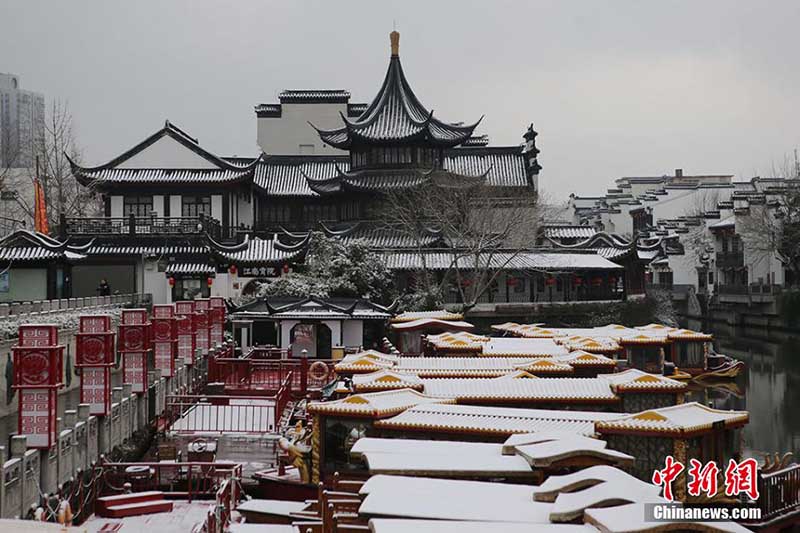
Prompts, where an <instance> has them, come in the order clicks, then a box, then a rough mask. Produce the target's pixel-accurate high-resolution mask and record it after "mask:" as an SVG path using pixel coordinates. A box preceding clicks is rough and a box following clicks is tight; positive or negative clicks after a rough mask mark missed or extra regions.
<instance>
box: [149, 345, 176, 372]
mask: <svg viewBox="0 0 800 533" xmlns="http://www.w3.org/2000/svg"><path fill="white" fill-rule="evenodd" d="M173 351H174V343H173V341H167V342H160V341H157V342H155V343H153V357H154V360H155V367H156V369H158V370H161V375H162V376H164V377H167V378H171V377H172V376H173V375H175V356H174V354H173Z"/></svg>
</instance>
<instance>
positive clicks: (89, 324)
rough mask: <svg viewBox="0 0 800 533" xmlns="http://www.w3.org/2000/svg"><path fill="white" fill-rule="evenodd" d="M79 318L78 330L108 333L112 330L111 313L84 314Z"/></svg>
mask: <svg viewBox="0 0 800 533" xmlns="http://www.w3.org/2000/svg"><path fill="white" fill-rule="evenodd" d="M78 320H79V327H78V331H80V332H81V333H107V332H109V331H111V317H110V316H109V315H83V316H81V317H80V318H79V319H78Z"/></svg>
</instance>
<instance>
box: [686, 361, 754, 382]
mask: <svg viewBox="0 0 800 533" xmlns="http://www.w3.org/2000/svg"><path fill="white" fill-rule="evenodd" d="M744 367H745V365H744V363H743V362H742V361H737V360H732V361H731V362H730V363H728V364H725V365H723V366H722V367H721V368H715V369H713V370H708V371H706V372H704V373H702V374H700V375H699V376H696V377H695V379H696V380H703V379H733V378H735V377H736V376H738V375H739V374H741V373H742V372H743V371H744Z"/></svg>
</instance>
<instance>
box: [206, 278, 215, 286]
mask: <svg viewBox="0 0 800 533" xmlns="http://www.w3.org/2000/svg"><path fill="white" fill-rule="evenodd" d="M207 281H208V286H209V287H210V286H211V285H213V284H214V278H212V277H209V278H208V280H207Z"/></svg>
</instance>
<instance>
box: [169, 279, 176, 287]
mask: <svg viewBox="0 0 800 533" xmlns="http://www.w3.org/2000/svg"><path fill="white" fill-rule="evenodd" d="M167 281H169V286H170V287H174V286H175V278H173V277H169V278H167Z"/></svg>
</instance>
